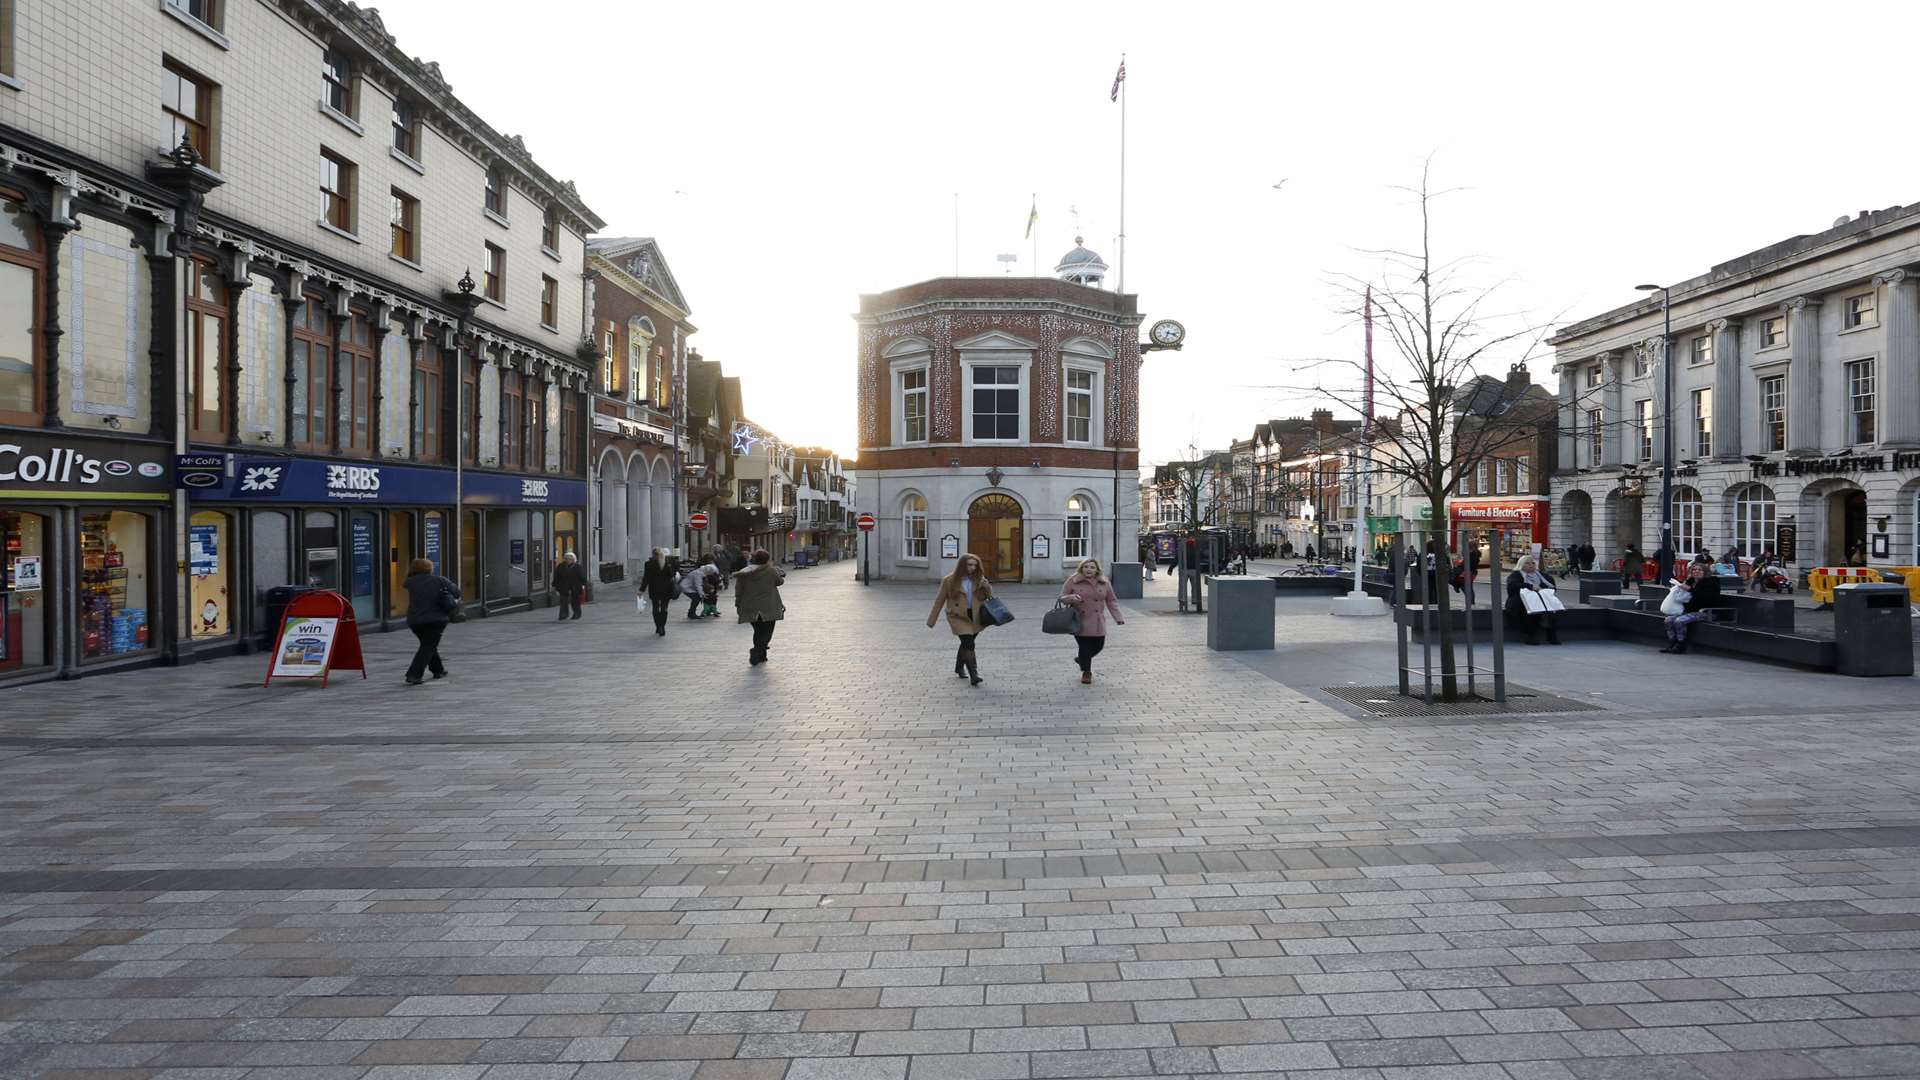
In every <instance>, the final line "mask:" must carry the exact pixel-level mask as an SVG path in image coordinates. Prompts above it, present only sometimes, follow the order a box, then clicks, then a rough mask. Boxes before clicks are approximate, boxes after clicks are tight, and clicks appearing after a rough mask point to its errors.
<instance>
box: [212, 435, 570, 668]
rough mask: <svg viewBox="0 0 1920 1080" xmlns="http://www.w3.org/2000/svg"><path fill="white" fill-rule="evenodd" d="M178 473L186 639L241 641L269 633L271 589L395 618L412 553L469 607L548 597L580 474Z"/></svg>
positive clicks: (232, 469)
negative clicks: (318, 594) (321, 595)
mask: <svg viewBox="0 0 1920 1080" xmlns="http://www.w3.org/2000/svg"><path fill="white" fill-rule="evenodd" d="M175 480H176V483H177V484H178V485H179V486H180V487H181V488H183V489H185V490H186V491H187V492H188V497H189V501H190V503H191V506H192V509H193V513H192V517H191V520H190V523H189V525H188V532H187V559H186V560H185V561H186V562H187V563H188V570H189V574H190V584H189V596H188V610H189V611H190V612H191V613H192V615H193V618H194V625H195V627H196V628H199V629H201V631H202V632H201V633H199V634H196V635H194V636H195V637H197V638H205V639H208V640H209V641H210V642H211V641H224V642H227V643H229V644H238V645H241V646H242V647H245V645H246V644H247V643H258V642H259V641H261V640H263V639H265V638H266V637H269V636H271V634H272V633H273V631H274V627H273V626H272V625H271V623H272V621H273V620H272V618H271V616H270V615H269V609H270V604H271V600H272V597H273V590H275V589H277V588H279V587H281V586H308V587H314V588H323V589H332V590H335V591H337V592H340V593H342V594H344V595H346V596H348V597H349V598H351V599H352V601H353V608H354V615H355V618H356V619H358V620H359V622H360V624H361V625H362V627H363V628H364V629H372V628H374V627H376V626H377V627H380V628H382V629H395V628H399V627H403V626H404V625H405V623H406V614H407V595H406V591H405V589H404V588H402V586H401V583H402V582H403V581H405V580H406V577H407V573H408V567H409V566H410V565H411V564H412V562H413V560H414V559H416V558H424V559H427V560H428V561H430V562H432V563H433V565H434V567H435V569H436V571H437V572H438V573H440V574H443V575H445V576H446V577H449V578H452V579H453V580H454V581H455V582H456V583H458V584H459V585H460V588H461V595H462V597H463V598H465V600H466V601H467V603H468V610H469V612H470V613H474V614H481V615H486V614H493V613H499V612H505V611H512V610H515V609H519V608H527V607H545V606H548V605H550V604H552V603H553V602H554V598H553V596H552V593H551V591H550V588H549V585H548V582H549V580H550V578H551V576H552V571H553V566H554V564H555V563H556V562H557V561H558V560H559V558H560V557H561V555H563V554H564V553H566V552H569V551H571V552H574V553H576V554H578V553H579V551H580V550H581V547H580V538H581V522H582V521H583V520H584V519H585V516H586V504H587V485H586V483H585V482H584V481H581V480H573V479H567V478H564V477H558V476H552V475H546V476H528V475H525V474H520V473H509V472H497V471H492V470H486V469H475V468H468V469H465V470H463V471H462V472H460V473H459V474H458V475H456V473H455V470H453V469H451V468H441V467H423V466H419V465H390V464H386V463H382V462H370V461H365V460H358V461H340V460H337V459H335V460H328V459H322V458H311V457H299V456H292V455H272V454H260V453H195V454H185V455H181V456H180V457H179V459H178V460H177V461H176V463H175ZM456 506H457V507H458V508H459V512H458V513H456V512H455V507H456ZM203 624H204V625H203Z"/></svg>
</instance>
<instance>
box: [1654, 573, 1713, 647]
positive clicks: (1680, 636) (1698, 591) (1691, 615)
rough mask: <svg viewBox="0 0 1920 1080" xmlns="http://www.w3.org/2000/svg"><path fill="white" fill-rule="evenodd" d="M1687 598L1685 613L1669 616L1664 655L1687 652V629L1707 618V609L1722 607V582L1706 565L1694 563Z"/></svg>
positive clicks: (1689, 575) (1688, 582) (1688, 577)
mask: <svg viewBox="0 0 1920 1080" xmlns="http://www.w3.org/2000/svg"><path fill="white" fill-rule="evenodd" d="M1686 587H1687V590H1688V592H1689V593H1690V595H1689V596H1688V597H1687V599H1686V602H1685V604H1684V605H1683V606H1684V607H1685V609H1686V610H1685V611H1684V612H1682V613H1681V614H1679V615H1669V616H1667V641H1668V645H1667V647H1666V648H1664V649H1661V650H1660V651H1661V652H1664V653H1683V652H1686V651H1687V627H1689V626H1692V625H1693V624H1694V623H1697V622H1699V621H1701V620H1702V619H1705V618H1707V617H1708V616H1707V609H1708V608H1714V607H1718V606H1720V582H1719V580H1718V579H1717V578H1715V577H1714V576H1713V568H1712V567H1711V566H1709V565H1707V564H1705V563H1698V562H1696V563H1692V564H1691V565H1689V566H1688V567H1687V585H1686Z"/></svg>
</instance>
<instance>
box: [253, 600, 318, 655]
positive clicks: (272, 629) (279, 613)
mask: <svg viewBox="0 0 1920 1080" xmlns="http://www.w3.org/2000/svg"><path fill="white" fill-rule="evenodd" d="M313 591H315V590H314V588H313V586H311V585H275V586H274V587H273V588H271V589H268V590H267V622H266V625H265V626H263V627H261V630H262V631H264V634H265V636H264V637H263V638H262V639H261V640H262V641H264V642H265V643H266V644H269V645H271V644H273V639H275V638H277V637H279V636H280V624H281V623H282V622H285V621H286V618H287V605H288V604H291V603H293V598H294V597H296V596H299V595H300V594H301V593H310V592H313Z"/></svg>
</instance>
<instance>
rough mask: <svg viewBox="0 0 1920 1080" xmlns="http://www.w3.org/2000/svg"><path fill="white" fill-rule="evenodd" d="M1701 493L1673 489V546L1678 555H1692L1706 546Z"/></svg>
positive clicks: (1692, 490) (1687, 488)
mask: <svg viewBox="0 0 1920 1080" xmlns="http://www.w3.org/2000/svg"><path fill="white" fill-rule="evenodd" d="M1703 526H1704V519H1703V517H1702V515H1701V506H1700V493H1699V492H1698V491H1695V490H1694V489H1692V488H1690V487H1677V488H1674V489H1673V546H1674V551H1675V553H1676V554H1691V553H1693V552H1696V551H1699V550H1701V549H1702V548H1704V547H1705V546H1706V537H1705V535H1704V529H1703Z"/></svg>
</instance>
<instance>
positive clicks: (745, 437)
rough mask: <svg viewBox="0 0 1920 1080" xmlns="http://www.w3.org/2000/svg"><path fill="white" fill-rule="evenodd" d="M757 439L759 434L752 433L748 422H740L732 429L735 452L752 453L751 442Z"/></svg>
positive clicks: (758, 439) (753, 442) (751, 427)
mask: <svg viewBox="0 0 1920 1080" xmlns="http://www.w3.org/2000/svg"><path fill="white" fill-rule="evenodd" d="M759 441H760V436H758V435H756V434H754V432H753V426H752V425H750V424H740V425H738V426H736V427H735V428H734V429H733V452H734V453H736V454H751V453H753V444H755V443H757V442H759Z"/></svg>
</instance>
